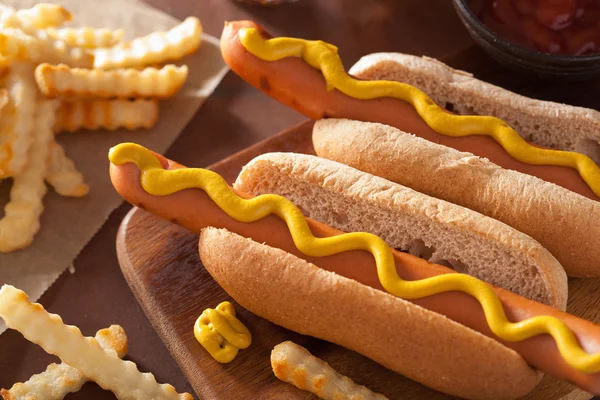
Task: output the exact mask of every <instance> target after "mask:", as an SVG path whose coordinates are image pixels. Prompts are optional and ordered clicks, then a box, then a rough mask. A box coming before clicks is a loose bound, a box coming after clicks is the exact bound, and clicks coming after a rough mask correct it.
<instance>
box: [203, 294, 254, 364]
mask: <svg viewBox="0 0 600 400" xmlns="http://www.w3.org/2000/svg"><path fill="white" fill-rule="evenodd" d="M194 336H195V337H196V340H198V342H200V344H201V345H202V347H204V348H205V349H206V351H208V353H209V354H210V355H211V356H212V357H213V358H214V359H215V360H217V361H218V362H220V363H228V362H231V361H232V360H233V359H234V358H235V356H236V355H237V353H238V351H240V349H245V348H248V346H250V343H251V342H252V335H250V331H249V330H248V328H246V326H245V325H244V324H243V323H242V322H241V321H240V320H239V319H237V318H236V316H235V309H234V308H233V305H232V304H231V303H230V302H228V301H224V302H222V303H221V304H219V305H218V306H217V308H216V309H213V308H207V309H206V310H204V311H203V312H202V314H200V316H199V317H198V319H197V320H196V323H195V324H194Z"/></svg>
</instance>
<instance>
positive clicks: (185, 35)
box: [94, 17, 202, 69]
mask: <svg viewBox="0 0 600 400" xmlns="http://www.w3.org/2000/svg"><path fill="white" fill-rule="evenodd" d="M201 35H202V25H200V20H199V19H198V18H196V17H188V18H186V19H185V21H183V22H182V23H180V24H179V25H177V26H176V27H174V28H172V29H171V30H169V31H167V32H154V33H151V34H149V35H147V36H144V37H141V38H137V39H134V40H132V41H131V42H128V43H122V44H119V45H117V46H114V47H110V48H108V49H96V50H94V55H95V60H94V68H102V69H115V68H129V67H138V66H142V65H148V64H162V63H165V62H168V61H172V60H179V59H180V58H182V57H184V56H185V55H187V54H190V53H193V52H194V51H196V49H197V48H198V46H200V40H201Z"/></svg>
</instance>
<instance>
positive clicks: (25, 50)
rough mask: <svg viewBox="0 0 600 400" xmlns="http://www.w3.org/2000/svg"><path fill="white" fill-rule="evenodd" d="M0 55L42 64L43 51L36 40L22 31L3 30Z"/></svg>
mask: <svg viewBox="0 0 600 400" xmlns="http://www.w3.org/2000/svg"><path fill="white" fill-rule="evenodd" d="M0 54H2V55H3V56H11V57H13V58H15V59H16V60H26V61H33V62H36V63H37V62H40V60H41V59H42V49H41V46H40V43H39V41H38V40H36V38H34V37H32V36H29V35H27V34H26V33H25V32H23V31H22V30H20V29H15V28H3V29H2V30H0Z"/></svg>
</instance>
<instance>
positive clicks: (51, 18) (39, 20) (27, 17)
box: [0, 3, 73, 29]
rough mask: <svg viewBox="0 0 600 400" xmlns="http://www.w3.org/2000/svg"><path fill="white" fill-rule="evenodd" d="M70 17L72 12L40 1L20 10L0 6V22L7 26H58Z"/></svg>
mask: <svg viewBox="0 0 600 400" xmlns="http://www.w3.org/2000/svg"><path fill="white" fill-rule="evenodd" d="M72 18H73V16H72V14H71V13H70V12H69V11H68V10H66V9H65V8H64V7H62V6H61V5H58V4H47V3H40V4H36V5H35V6H33V7H32V8H26V9H22V10H15V9H14V8H12V7H7V6H0V24H2V25H3V26H4V27H7V28H18V27H20V26H21V25H23V24H27V25H31V26H32V27H34V28H38V29H43V28H50V27H55V26H60V25H62V24H63V23H65V22H67V21H70V20H71V19H72Z"/></svg>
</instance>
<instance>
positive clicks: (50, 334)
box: [0, 285, 192, 400]
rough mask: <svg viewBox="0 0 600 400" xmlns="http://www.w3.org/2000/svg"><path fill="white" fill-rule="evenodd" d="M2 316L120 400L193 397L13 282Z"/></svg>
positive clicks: (1, 301) (3, 293)
mask: <svg viewBox="0 0 600 400" xmlns="http://www.w3.org/2000/svg"><path fill="white" fill-rule="evenodd" d="M0 317H2V318H3V319H4V322H6V325H7V326H8V327H9V328H12V329H15V330H17V331H19V332H21V334H22V335H23V336H24V337H25V338H26V339H27V340H29V341H31V342H33V343H36V344H38V345H40V346H41V347H42V348H43V349H44V350H45V351H46V352H47V353H49V354H54V355H56V356H58V357H60V359H61V360H62V361H63V362H64V363H66V364H68V365H70V366H72V367H74V368H77V369H78V370H79V371H81V373H82V374H83V375H85V376H87V377H88V378H89V379H90V380H93V381H95V382H96V383H97V384H98V385H100V386H101V387H102V388H104V389H106V390H110V391H112V392H113V393H115V395H116V396H117V397H118V398H119V399H121V400H130V399H131V400H138V399H155V400H159V399H160V400H163V399H164V400H171V399H173V400H183V399H185V400H188V399H190V400H191V399H192V396H191V395H190V394H188V393H184V394H179V393H177V392H176V391H175V388H173V386H171V385H168V384H162V385H161V384H158V383H157V382H156V378H155V377H154V376H153V375H152V374H150V373H141V372H140V371H139V370H138V369H137V366H136V365H135V364H134V363H132V362H131V361H123V360H121V359H120V358H119V357H118V356H117V353H116V352H115V351H113V350H104V349H102V347H101V346H100V344H99V343H98V341H97V340H96V339H94V338H90V337H84V336H83V335H82V334H81V331H80V330H79V329H78V328H77V327H74V326H69V325H65V324H64V323H63V322H62V320H61V318H60V317H59V316H58V315H54V314H49V313H48V312H47V311H46V310H44V308H43V307H42V306H41V305H39V304H33V303H31V302H29V300H28V298H27V295H26V294H25V293H24V292H23V291H21V290H18V289H16V288H14V287H12V286H9V285H4V286H3V287H2V289H0Z"/></svg>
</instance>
